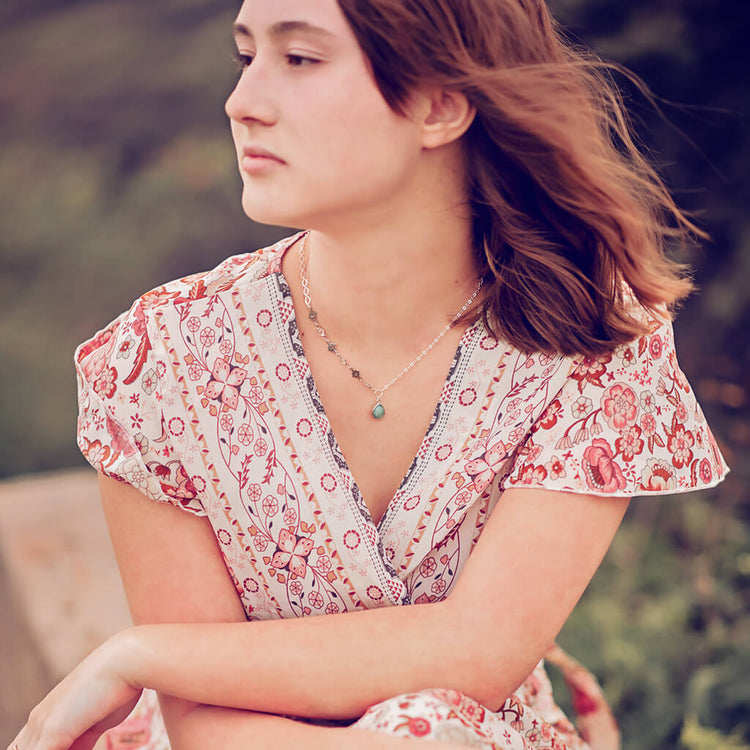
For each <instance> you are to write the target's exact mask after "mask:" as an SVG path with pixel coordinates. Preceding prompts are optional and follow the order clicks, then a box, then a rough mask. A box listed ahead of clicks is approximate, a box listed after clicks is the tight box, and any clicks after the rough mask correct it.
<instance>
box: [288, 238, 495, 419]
mask: <svg viewBox="0 0 750 750" xmlns="http://www.w3.org/2000/svg"><path fill="white" fill-rule="evenodd" d="M308 235H309V232H307V233H306V234H305V236H304V237H303V238H302V248H301V249H300V254H299V275H300V281H301V283H302V295H303V297H304V300H305V307H306V308H307V317H308V318H309V319H310V320H311V321H312V324H313V325H314V326H315V330H316V331H317V332H318V334H319V335H320V337H321V338H322V339H323V341H325V342H326V344H327V345H328V351H329V352H331V353H332V354H334V355H335V356H336V359H338V361H339V362H341V364H342V365H343V366H344V367H346V369H347V370H349V372H350V373H351V376H352V377H353V378H354V379H355V380H358V381H359V382H360V383H362V385H363V386H364V387H365V388H367V390H368V391H371V392H372V393H374V394H375V405H374V406H373V408H372V412H371V413H372V417H373V419H382V418H383V417H384V416H385V407H384V406H383V404H382V403H381V401H382V398H383V394H384V393H385V392H386V391H387V390H388V389H389V388H390V387H391V386H392V385H395V384H396V383H397V382H398V381H399V380H401V378H403V377H404V375H406V373H407V372H409V371H410V370H411V369H412V368H413V367H414V366H415V365H416V364H417V362H419V361H420V360H421V359H422V358H423V357H424V356H425V355H426V354H427V353H428V352H430V351H431V350H432V348H433V347H434V346H435V344H437V343H438V341H440V339H442V338H443V336H445V334H446V333H448V331H450V329H451V328H452V327H453V326H454V325H455V324H456V322H457V321H458V319H459V318H460V317H461V316H462V315H463V314H464V313H465V312H466V311H467V310H468V309H469V305H471V303H472V302H473V301H474V300H475V299H476V298H477V295H478V294H479V290H480V289H481V288H482V285H483V284H484V279H481V278H480V279H479V283H478V284H477V286H476V289H474V292H473V294H472V295H471V297H469V299H467V300H466V302H465V303H464V305H463V306H462V307H461V309H460V310H459V311H458V312H457V313H456V314H455V315H454V316H453V318H452V319H451V321H450V323H448V325H447V326H445V328H443V330H442V331H440V333H438V335H437V336H435V338H434V339H432V341H431V342H430V343H429V344H428V345H427V346H426V347H425V348H424V349H422V351H421V352H420V353H419V354H418V355H417V356H416V357H415V358H414V359H413V360H412V361H411V362H409V364H408V365H406V367H404V369H403V370H401V372H400V373H398V375H396V376H395V377H393V378H391V379H390V380H389V381H388V382H387V383H386V384H385V385H384V386H382V387H380V388H375V387H374V386H373V385H370V383H368V382H367V381H366V380H365V379H364V378H363V377H362V373H361V372H360V371H359V370H357V369H356V368H354V367H352V366H351V365H350V364H349V361H348V360H347V359H346V357H345V356H344V355H343V354H342V353H341V352H340V351H339V350H338V347H337V346H336V344H335V342H333V341H332V340H331V339H330V338H329V336H328V334H327V333H326V330H325V328H323V326H322V325H321V324H320V321H319V320H318V313H317V311H316V310H315V309H314V308H313V306H312V301H311V299H310V280H309V279H308V275H307V237H308Z"/></svg>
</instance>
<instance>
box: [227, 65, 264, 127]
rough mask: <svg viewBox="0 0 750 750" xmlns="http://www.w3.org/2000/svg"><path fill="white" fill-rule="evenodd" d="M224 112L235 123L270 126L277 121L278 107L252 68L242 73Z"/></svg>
mask: <svg viewBox="0 0 750 750" xmlns="http://www.w3.org/2000/svg"><path fill="white" fill-rule="evenodd" d="M224 111H225V112H226V114H227V117H228V118H229V119H230V120H234V121H235V122H247V121H257V122H261V123H263V124H266V125H270V124H271V123H273V122H274V120H275V119H276V107H275V105H274V103H273V102H272V101H271V99H270V97H269V93H268V89H267V86H265V85H264V84H263V83H262V81H261V77H260V75H258V72H257V71H254V70H253V68H252V67H249V68H245V70H243V71H242V73H241V75H240V77H239V80H238V81H237V83H236V84H235V87H234V89H233V90H232V92H231V93H230V94H229V97H228V98H227V101H226V103H225V104H224Z"/></svg>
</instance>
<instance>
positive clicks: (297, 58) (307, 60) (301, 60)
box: [286, 52, 320, 68]
mask: <svg viewBox="0 0 750 750" xmlns="http://www.w3.org/2000/svg"><path fill="white" fill-rule="evenodd" d="M286 59H287V62H288V63H289V65H290V66H291V67H293V68H302V67H305V66H307V65H315V64H316V63H319V62H320V60H316V59H315V58H314V57H305V56H304V55H295V54H294V53H292V52H290V53H289V54H288V55H287V56H286Z"/></svg>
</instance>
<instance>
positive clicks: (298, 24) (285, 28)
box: [232, 21, 335, 39]
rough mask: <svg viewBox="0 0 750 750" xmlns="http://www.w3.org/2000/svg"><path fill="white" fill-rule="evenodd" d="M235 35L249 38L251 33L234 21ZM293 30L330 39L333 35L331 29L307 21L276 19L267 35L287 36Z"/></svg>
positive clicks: (251, 36)
mask: <svg viewBox="0 0 750 750" xmlns="http://www.w3.org/2000/svg"><path fill="white" fill-rule="evenodd" d="M232 28H233V31H234V35H235V36H247V37H250V38H251V39H252V38H253V34H252V32H251V31H250V29H249V28H248V27H247V26H245V24H243V23H235V24H234V26H233V27H232ZM295 31H302V32H305V33H307V34H313V35H315V36H320V37H324V38H326V39H330V38H332V37H334V36H335V34H334V33H333V32H332V31H329V30H328V29H324V28H323V27H322V26H315V25H313V24H311V23H309V22H308V21H278V22H277V23H275V24H274V25H273V26H271V28H270V29H269V35H270V36H272V37H282V36H287V35H288V34H291V33H293V32H295Z"/></svg>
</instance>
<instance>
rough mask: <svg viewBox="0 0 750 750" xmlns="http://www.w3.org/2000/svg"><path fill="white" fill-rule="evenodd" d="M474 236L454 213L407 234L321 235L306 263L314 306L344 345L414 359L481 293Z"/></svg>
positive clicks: (413, 226) (311, 239) (312, 241)
mask: <svg viewBox="0 0 750 750" xmlns="http://www.w3.org/2000/svg"><path fill="white" fill-rule="evenodd" d="M470 232H471V226H470V224H469V223H468V222H462V221H459V220H457V219H456V217H455V216H454V215H444V216H443V217H442V221H441V217H439V216H436V217H431V219H430V220H429V221H420V222H414V221H413V220H412V221H410V222H409V223H408V224H407V225H405V226H402V227H400V228H396V227H394V225H393V223H390V224H388V225H385V223H382V224H380V226H364V227H363V226H359V227H358V228H357V230H356V231H348V232H347V231H337V232H326V231H319V230H316V231H313V232H311V233H310V235H309V236H308V238H307V264H306V266H307V275H308V279H309V284H310V297H311V302H312V306H313V307H314V308H315V310H316V311H317V312H318V314H319V316H320V320H321V322H322V324H323V325H324V327H325V328H326V330H327V331H328V332H329V334H330V335H331V337H332V338H334V339H335V340H338V342H339V343H345V344H347V345H348V346H349V347H350V348H352V347H354V348H357V347H359V346H361V347H368V348H369V347H373V346H375V347H381V346H382V347H403V349H404V351H405V352H412V353H413V352H414V350H415V349H418V348H421V347H422V346H424V343H425V342H426V341H428V340H430V339H432V337H433V336H435V335H436V334H437V333H438V332H439V331H440V330H441V329H442V328H443V327H444V326H445V325H446V324H448V323H449V322H450V321H451V320H453V318H454V317H455V316H456V313H457V312H458V311H459V310H460V309H461V307H462V306H463V305H464V304H465V303H466V301H467V300H468V299H469V298H470V297H471V295H472V294H473V292H474V291H475V289H476V286H477V274H476V270H475V264H474V259H473V254H472V249H471V233H470ZM298 250H299V248H298ZM297 257H298V256H297ZM290 271H291V267H289V270H288V271H287V273H289V272H290ZM292 272H297V273H298V271H297V269H296V268H295V270H294V271H292Z"/></svg>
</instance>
